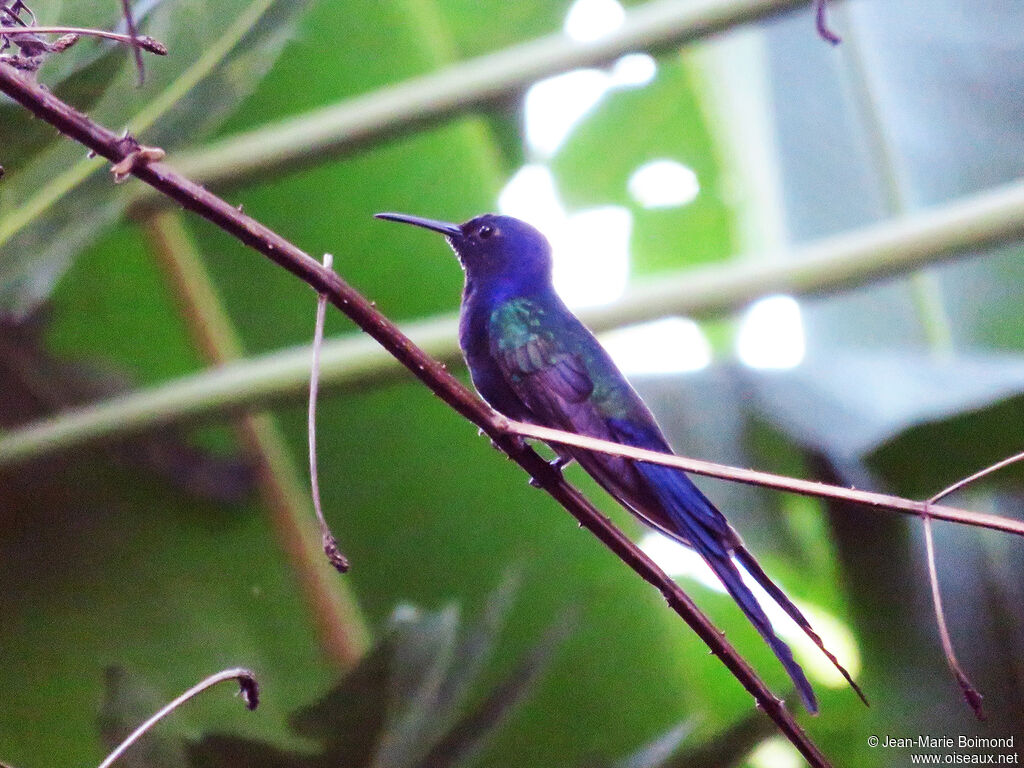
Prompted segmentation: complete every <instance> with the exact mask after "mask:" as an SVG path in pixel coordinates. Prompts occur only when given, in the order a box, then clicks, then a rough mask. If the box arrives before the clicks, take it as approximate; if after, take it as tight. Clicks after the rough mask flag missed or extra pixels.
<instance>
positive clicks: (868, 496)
mask: <svg viewBox="0 0 1024 768" xmlns="http://www.w3.org/2000/svg"><path fill="white" fill-rule="evenodd" d="M504 424H505V428H506V429H507V430H508V431H509V432H511V433H512V434H516V435H520V436H522V437H530V438H535V439H537V440H544V441H546V442H551V443H557V444H559V445H571V446H575V447H577V448H586V449H588V450H591V451H598V452H599V453H607V454H611V455H612V456H622V457H624V458H627V459H636V460H638V461H646V462H649V463H651V464H661V465H664V466H666V467H677V468H679V469H683V470H686V471H687V472H693V473H694V474H696V475H706V476H708V477H717V478H721V479H722V480H731V481H733V482H737V483H745V484H746V485H757V486H761V487H763V488H775V489H777V490H780V491H788V492H790V493H798V494H800V495H802V496H816V497H818V498H823V499H836V500H838V501H844V502H847V503H851V504H861V505H863V506H867V507H871V508H873V509H877V510H881V511H892V512H899V513H902V514H905V515H915V516H920V515H924V514H928V515H930V516H931V517H933V518H935V519H937V520H946V521H949V522H952V523H962V524H964V525H973V526H976V527H979V528H990V529H992V530H995V531H1002V532H1004V533H1012V534H1016V535H1017V536H1024V522H1021V521H1019V520H1012V519H1010V518H1006V517H1000V516H998V515H989V514H984V513H981V512H970V511H968V510H964V509H957V508H955V507H945V506H936V505H935V504H933V503H932V501H914V500H913V499H905V498H902V497H900V496H889V495H888V494H884V493H872V492H871V491H861V490H857V489H855V488H842V487H840V486H837V485H826V484H825V483H819V482H815V481H813V480H801V479H800V478H795V477H786V476H784V475H773V474H771V473H769V472H758V471H756V470H753V469H741V468H740V467H730V466H728V465H726V464H716V463H714V462H711V461H702V460H701V459H691V458H687V457H685V456H677V455H675V454H671V453H661V452H659V451H650V450H647V449H646V448H636V447H634V446H632V445H623V444H621V443H613V442H610V441H608V440H599V439H598V438H596V437H586V436H585V435H577V434H574V433H572V432H563V431H562V430H560V429H551V428H550V427H540V426H537V425H536V424H526V423H524V422H521V421H513V420H511V419H504ZM1001 464H1002V462H1001ZM986 474H987V473H986ZM979 476H981V473H979ZM958 487H959V486H958ZM945 493H946V492H945V491H943V493H942V494H940V495H939V497H938V498H941V497H942V496H943V495H945Z"/></svg>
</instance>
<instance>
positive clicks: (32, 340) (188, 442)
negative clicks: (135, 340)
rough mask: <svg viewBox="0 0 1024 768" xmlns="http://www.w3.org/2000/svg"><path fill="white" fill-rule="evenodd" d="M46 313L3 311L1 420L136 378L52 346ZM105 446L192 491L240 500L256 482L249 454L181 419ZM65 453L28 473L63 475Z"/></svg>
mask: <svg viewBox="0 0 1024 768" xmlns="http://www.w3.org/2000/svg"><path fill="white" fill-rule="evenodd" d="M45 314H46V312H45V309H44V310H42V311H41V312H40V313H38V314H37V315H35V316H31V317H29V318H27V319H26V320H25V321H23V322H21V323H16V322H13V321H12V320H9V319H8V320H5V319H3V318H0V427H14V426H17V425H19V424H24V423H26V422H29V421H33V420H36V419H41V418H44V417H47V416H51V417H52V416H55V415H56V414H59V413H60V412H61V411H64V410H67V409H69V408H73V407H76V406H83V405H85V404H87V403H90V402H93V401H96V400H101V399H103V398H105V397H109V396H111V395H113V394H116V393H119V392H125V391H127V390H129V389H131V388H132V387H134V386H135V382H134V381H133V380H132V378H131V376H130V375H129V374H128V373H127V372H125V371H123V370H118V369H117V368H116V367H115V366H112V365H111V364H110V363H109V362H108V363H104V362H103V361H97V360H78V361H68V360H64V359H61V358H58V357H56V356H55V355H53V354H51V353H49V352H48V351H47V350H46V349H45V347H44V345H43V333H44V330H45V329H44V325H45ZM100 450H102V452H103V454H104V455H105V456H107V457H109V459H110V460H112V461H113V462H114V463H116V464H118V465H119V466H124V467H130V468H132V469H135V470H142V471H143V472H145V473H147V474H150V475H153V476H156V477H160V478H162V479H163V480H164V481H165V482H167V483H168V484H170V485H172V486H174V487H176V488H178V489H180V490H181V491H183V492H185V493H187V494H190V495H191V496H192V497H193V498H202V499H207V500H215V501H222V502H237V501H241V500H243V499H245V498H246V497H248V496H249V495H250V494H251V493H252V490H253V485H254V477H253V471H252V468H251V467H250V465H249V463H248V462H246V461H244V460H243V459H242V458H240V457H239V456H238V455H237V453H234V452H228V453H227V455H224V454H221V453H215V452H213V451H210V450H205V449H204V448H202V447H199V446H198V445H197V444H196V442H195V440H194V439H192V436H191V435H190V434H189V430H187V429H183V428H181V427H169V428H164V429H160V430H157V431H155V432H152V433H150V434H144V435H134V436H128V437H126V438H122V439H120V440H116V441H109V442H108V443H107V444H105V445H103V446H102V447H101V449H100ZM66 460H67V459H66V457H55V458H53V459H51V460H48V461H44V462H41V466H38V467H34V468H33V469H32V470H31V471H30V472H29V475H30V476H32V477H36V478H37V480H38V482H39V483H54V482H57V483H60V482H62V481H63V477H62V473H61V471H60V468H61V467H62V466H63V465H64V464H65V463H66Z"/></svg>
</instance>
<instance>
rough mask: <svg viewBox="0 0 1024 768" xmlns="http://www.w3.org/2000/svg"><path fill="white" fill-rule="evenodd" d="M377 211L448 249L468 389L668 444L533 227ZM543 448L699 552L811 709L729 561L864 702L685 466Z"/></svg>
mask: <svg viewBox="0 0 1024 768" xmlns="http://www.w3.org/2000/svg"><path fill="white" fill-rule="evenodd" d="M377 218H380V219H387V220H389V221H398V222H402V223H405V224H412V225H415V226H417V227H423V228H425V229H430V230H433V231H435V232H440V233H441V234H443V235H444V236H445V237H446V238H447V240H448V243H449V244H450V245H451V247H452V249H453V250H454V251H455V254H456V256H458V258H459V261H460V262H461V264H462V268H463V270H464V271H465V275H466V282H465V287H464V290H463V294H462V308H461V312H460V316H459V344H460V346H461V347H462V352H463V355H464V356H465V358H466V363H467V365H468V366H469V373H470V377H471V378H472V380H473V385H474V386H475V387H476V389H477V391H478V392H479V393H480V395H481V396H482V397H483V398H484V399H485V400H486V401H487V402H488V403H489V404H490V405H491V407H493V408H494V409H495V410H497V411H499V412H500V413H502V414H504V415H505V416H507V417H509V418H511V419H516V420H519V421H525V422H529V423H532V424H538V425H541V426H545V427H553V428H556V429H561V430H565V431H568V432H575V433H577V434H581V435H587V436H590V437H596V438H600V439H603V440H611V441H613V442H617V443H625V444H627V445H632V446H636V447H639V448H647V449H650V450H654V451H661V452H664V453H671V452H672V449H671V448H670V447H669V444H668V441H667V440H666V439H665V436H664V435H663V434H662V432H661V429H660V428H659V427H658V424H657V422H656V421H655V420H654V416H653V415H652V414H651V412H650V410H649V409H648V408H647V406H646V405H645V404H644V402H643V400H641V399H640V396H639V395H638V394H637V393H636V391H635V390H634V389H633V387H632V386H630V384H629V382H628V381H627V380H626V378H625V377H624V376H623V375H622V373H621V372H620V371H619V369H618V368H617V367H616V365H615V363H614V362H612V359H611V357H609V355H608V353H607V352H606V351H605V350H604V348H603V347H602V346H601V344H600V342H598V340H597V339H596V338H595V337H594V335H593V334H592V333H591V332H590V330H588V329H587V327H586V326H584V325H583V323H582V322H580V320H579V319H578V318H577V317H576V316H575V315H574V314H573V313H572V312H571V311H570V310H569V309H568V308H567V307H566V306H565V304H564V303H563V302H562V300H561V299H560V298H559V296H558V294H557V293H556V292H555V289H554V286H553V284H552V280H551V246H550V245H549V244H548V241H547V240H546V239H545V237H544V235H542V234H541V233H540V232H539V231H537V230H536V229H535V228H534V227H532V226H530V225H529V224H527V223H526V222H524V221H520V220H519V219H515V218H513V217H511V216H498V215H495V214H485V215H483V216H478V217H476V218H474V219H471V220H470V221H467V222H466V223H465V224H449V223H446V222H442V221H434V220H431V219H423V218H419V217H416V216H407V215H405V214H399V213H379V214H377ZM553 448H554V450H555V452H556V453H557V454H558V458H557V459H556V460H555V464H556V466H559V467H561V466H564V465H565V464H567V463H568V462H570V461H573V460H575V461H576V462H577V463H579V464H580V465H581V466H582V467H583V468H584V469H585V470H586V471H587V472H588V473H590V475H591V476H593V478H594V479H595V480H597V482H598V483H599V484H600V485H601V486H602V487H603V488H604V489H605V490H606V491H607V492H608V493H610V494H611V495H612V496H613V497H614V498H615V499H616V500H617V501H618V502H619V503H620V504H622V505H623V506H624V507H626V508H627V509H628V510H629V511H630V512H632V513H633V514H634V515H636V516H637V517H639V518H640V519H641V520H642V521H643V522H645V523H646V524H647V525H650V526H651V527H653V528H655V529H656V530H658V531H660V532H662V533H663V534H665V535H667V536H669V537H670V538H672V539H675V540H676V541H678V542H681V543H682V544H685V545H687V546H689V547H692V548H693V549H695V550H696V551H697V552H698V553H699V554H700V555H701V556H702V557H703V558H704V560H705V561H706V562H707V563H708V565H710V566H711V568H712V570H713V571H714V572H715V573H716V574H717V576H718V578H719V579H721V581H722V583H723V584H724V585H725V588H726V590H727V591H728V592H729V594H730V595H731V596H732V597H733V599H734V600H735V601H736V602H737V604H738V605H739V607H740V609H741V610H742V611H743V613H744V614H746V616H747V618H748V619H749V620H750V622H751V623H752V624H753V625H754V627H756V628H757V631H758V632H759V633H760V634H761V636H762V637H763V638H764V640H765V642H766V643H768V645H769V647H770V648H771V649H772V651H773V652H774V653H775V655H776V657H778V659H779V661H780V662H781V663H782V666H783V667H784V668H785V669H786V672H787V673H788V674H789V676H790V678H791V679H792V680H793V683H794V684H795V686H796V688H797V691H798V692H799V694H800V698H801V699H802V700H803V703H804V706H805V707H806V708H807V710H808V711H809V712H812V713H813V712H817V709H818V706H817V701H816V699H815V697H814V691H813V690H812V688H811V684H810V682H809V681H808V680H807V677H806V675H804V672H803V669H801V667H800V665H799V664H797V662H796V660H795V659H794V658H793V654H792V652H791V651H790V649H789V646H787V645H786V643H785V642H783V641H782V640H781V639H780V638H779V637H778V636H777V635H776V634H775V632H774V630H773V629H772V625H771V623H770V621H769V620H768V616H767V615H766V614H765V612H764V610H763V609H762V608H761V605H760V604H759V603H758V601H757V598H756V597H755V596H754V594H753V593H752V592H751V591H750V589H749V588H748V587H747V586H746V584H745V583H744V582H743V578H742V575H741V572H740V569H739V567H738V566H737V564H739V565H740V566H742V567H743V568H744V569H746V571H747V572H748V573H749V574H750V575H751V576H752V577H753V578H754V579H755V580H756V581H757V582H758V583H759V584H760V585H761V586H762V587H763V588H764V589H765V591H766V592H767V593H768V594H769V595H770V596H771V597H772V599H773V600H775V601H776V602H777V603H778V604H779V605H780V606H781V607H782V609H783V610H784V611H785V612H786V613H787V614H789V615H790V616H791V617H792V618H793V620H794V621H795V622H796V623H797V624H798V625H799V626H800V627H801V629H803V631H804V632H806V633H807V635H808V636H809V637H810V638H811V639H812V640H813V641H814V642H815V643H816V644H817V645H818V647H819V648H821V650H822V652H823V653H824V654H825V655H826V656H827V657H828V658H829V660H830V661H831V662H832V663H833V664H834V665H835V666H836V667H837V668H838V670H839V671H840V672H841V673H842V674H843V676H844V677H845V678H846V680H847V681H848V682H849V683H850V685H851V686H852V687H853V689H854V690H855V691H856V692H857V694H858V695H859V696H860V697H861V699H864V695H863V693H862V692H861V691H860V688H859V687H858V686H857V684H856V683H855V682H854V681H853V679H852V678H851V677H850V675H849V674H848V673H847V671H846V670H845V669H844V668H843V667H842V665H841V664H840V663H839V661H838V660H837V659H836V657H835V656H834V655H833V654H832V653H831V652H829V651H828V649H827V648H825V645H824V643H823V642H822V640H821V638H820V637H819V636H818V635H817V633H816V632H815V631H814V630H813V629H812V627H811V625H810V623H809V622H808V621H807V619H806V618H805V617H804V615H803V614H802V613H801V612H800V609H799V608H797V607H796V606H795V605H794V604H793V603H792V601H790V599H789V598H788V597H786V595H785V594H784V593H783V592H782V590H781V589H780V588H779V587H778V586H776V585H775V583H774V582H772V580H771V579H770V578H769V577H768V575H767V574H766V573H765V571H764V570H763V569H762V568H761V566H760V565H759V564H758V563H757V561H756V560H755V559H754V557H753V556H752V555H751V554H750V552H749V551H748V550H747V549H746V547H745V546H744V545H743V542H742V540H741V539H740V537H739V535H738V534H737V533H736V531H735V530H734V529H733V528H732V526H731V525H729V522H728V521H727V520H726V519H725V516H724V515H723V514H722V513H721V512H719V511H718V509H717V508H716V507H715V506H714V504H712V503H711V501H709V500H708V498H707V497H706V496H705V495H704V494H703V493H702V492H701V491H700V489H698V488H697V486H696V485H694V484H693V482H692V481H691V480H690V478H689V477H688V476H687V475H686V474H685V473H684V472H682V471H681V470H679V469H674V468H671V467H665V466H659V465H656V464H650V463H644V462H637V461H633V460H630V459H625V458H621V457H618V456H610V455H608V454H603V453H596V452H591V451H587V450H584V449H581V448H572V447H563V446H553ZM865 703H867V701H866V700H865Z"/></svg>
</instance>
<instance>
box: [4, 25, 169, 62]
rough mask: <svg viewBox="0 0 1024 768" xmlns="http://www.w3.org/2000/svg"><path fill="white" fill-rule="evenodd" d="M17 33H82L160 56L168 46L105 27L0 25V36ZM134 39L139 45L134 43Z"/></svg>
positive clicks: (165, 52) (154, 40) (164, 54)
mask: <svg viewBox="0 0 1024 768" xmlns="http://www.w3.org/2000/svg"><path fill="white" fill-rule="evenodd" d="M15 35H81V36H82V37H102V38H105V39H107V40H116V41H117V42H119V43H126V44H128V45H132V47H135V48H136V52H137V51H138V48H142V49H143V50H146V51H149V52H150V53H155V54H157V55H158V56H166V55H167V46H166V45H164V44H163V43H161V42H160V41H159V40H156V39H155V38H152V37H150V36H149V35H139V36H138V37H135V38H132V37H130V36H129V35H122V34H121V33H119V32H107V31H106V30H103V29H88V28H86V27H0V37H13V36H15ZM133 40H134V41H135V43H137V47H136V46H135V45H133Z"/></svg>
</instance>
